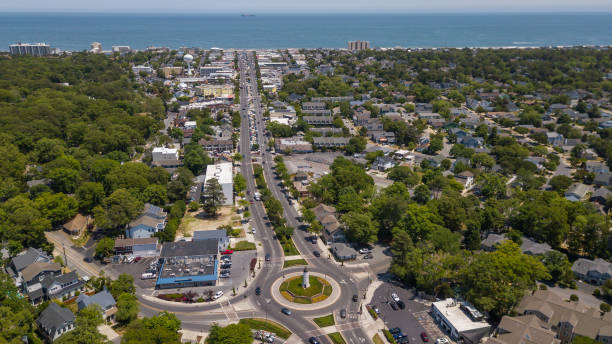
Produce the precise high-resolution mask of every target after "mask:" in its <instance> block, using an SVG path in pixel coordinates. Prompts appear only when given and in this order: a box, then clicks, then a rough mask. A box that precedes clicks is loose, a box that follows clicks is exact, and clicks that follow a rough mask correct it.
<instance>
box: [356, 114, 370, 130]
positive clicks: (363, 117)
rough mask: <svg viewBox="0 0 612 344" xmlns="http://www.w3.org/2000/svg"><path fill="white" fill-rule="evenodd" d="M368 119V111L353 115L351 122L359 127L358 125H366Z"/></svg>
mask: <svg viewBox="0 0 612 344" xmlns="http://www.w3.org/2000/svg"><path fill="white" fill-rule="evenodd" d="M370 119H371V118H370V112H369V111H368V113H363V114H356V115H354V116H353V123H354V124H355V126H357V127H359V126H363V125H366V124H367V123H368V121H370Z"/></svg>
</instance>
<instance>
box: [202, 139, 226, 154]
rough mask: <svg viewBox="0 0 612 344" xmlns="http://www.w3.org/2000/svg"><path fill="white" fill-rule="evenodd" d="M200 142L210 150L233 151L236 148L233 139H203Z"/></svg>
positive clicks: (205, 148) (206, 149)
mask: <svg viewBox="0 0 612 344" xmlns="http://www.w3.org/2000/svg"><path fill="white" fill-rule="evenodd" d="M198 144H199V145H200V146H202V147H203V148H204V150H205V151H208V152H231V151H232V150H233V149H234V142H233V141H232V140H231V139H216V138H212V139H210V140H205V139H201V140H200V141H198Z"/></svg>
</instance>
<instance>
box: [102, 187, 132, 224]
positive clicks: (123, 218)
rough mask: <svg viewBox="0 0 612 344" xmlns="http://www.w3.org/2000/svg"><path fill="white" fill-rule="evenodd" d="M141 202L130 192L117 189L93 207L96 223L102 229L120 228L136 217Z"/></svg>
mask: <svg viewBox="0 0 612 344" xmlns="http://www.w3.org/2000/svg"><path fill="white" fill-rule="evenodd" d="M141 209H142V204H141V203H140V201H138V199H136V198H135V197H134V196H132V194H130V192H128V191H127V190H125V189H118V190H117V191H115V192H113V193H112V194H111V195H110V196H108V197H106V198H105V199H104V201H103V202H102V205H101V206H97V207H95V208H94V217H95V220H96V225H97V226H98V227H100V228H104V229H113V228H121V227H123V226H125V225H126V224H128V222H130V221H131V220H133V219H134V218H136V216H138V214H139V213H140V210H141Z"/></svg>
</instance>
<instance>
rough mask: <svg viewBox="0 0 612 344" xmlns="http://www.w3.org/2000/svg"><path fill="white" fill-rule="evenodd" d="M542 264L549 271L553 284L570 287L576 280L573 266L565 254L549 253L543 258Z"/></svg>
mask: <svg viewBox="0 0 612 344" xmlns="http://www.w3.org/2000/svg"><path fill="white" fill-rule="evenodd" d="M542 264H544V266H545V267H546V269H547V270H548V274H549V275H550V278H551V281H552V282H553V283H562V284H563V285H564V286H568V285H569V284H570V283H571V282H572V281H573V280H574V273H573V272H572V264H571V263H570V262H569V260H568V259H567V256H566V255H565V254H563V253H561V252H559V251H556V250H552V251H548V252H546V253H545V254H544V255H543V256H542Z"/></svg>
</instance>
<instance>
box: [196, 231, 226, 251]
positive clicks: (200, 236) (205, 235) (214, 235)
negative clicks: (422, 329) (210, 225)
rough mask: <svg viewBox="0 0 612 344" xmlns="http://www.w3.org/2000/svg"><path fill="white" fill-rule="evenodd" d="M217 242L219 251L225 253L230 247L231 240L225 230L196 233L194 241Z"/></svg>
mask: <svg viewBox="0 0 612 344" xmlns="http://www.w3.org/2000/svg"><path fill="white" fill-rule="evenodd" d="M211 239H212V240H217V241H218V242H219V251H225V250H227V248H228V247H229V246H230V239H229V237H228V236H227V231H226V230H225V229H215V230H210V231H194V232H193V241H200V240H211Z"/></svg>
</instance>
